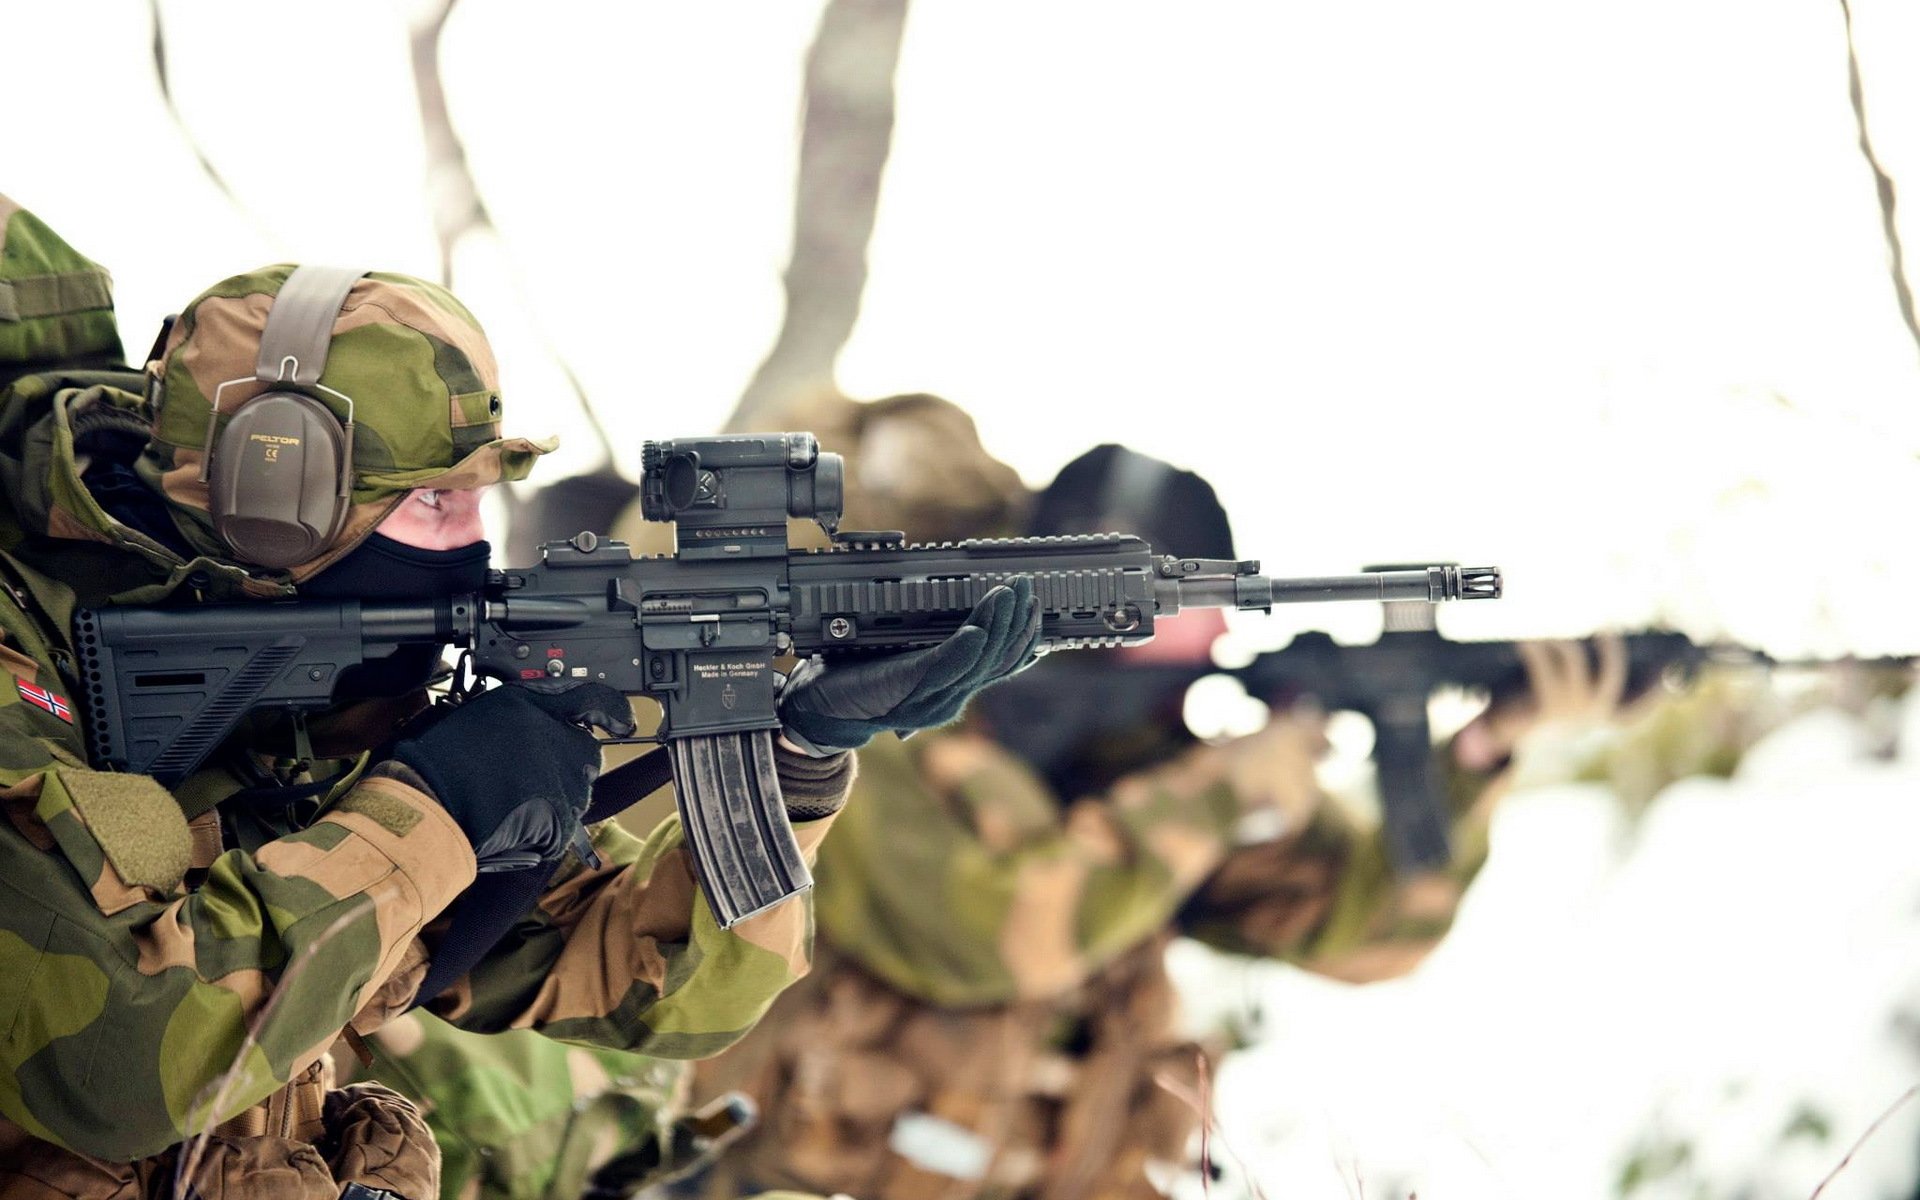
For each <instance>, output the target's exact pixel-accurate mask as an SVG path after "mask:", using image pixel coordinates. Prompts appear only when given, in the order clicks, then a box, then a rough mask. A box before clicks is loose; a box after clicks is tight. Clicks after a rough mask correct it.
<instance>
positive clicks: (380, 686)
mask: <svg viewBox="0 0 1920 1200" xmlns="http://www.w3.org/2000/svg"><path fill="white" fill-rule="evenodd" d="M492 552H493V548H492V547H491V546H489V545H488V544H487V543H486V542H475V543H474V544H473V545H471V546H461V547H459V548H457V549H453V550H423V549H421V548H420V547H418V546H408V545H405V544H403V543H401V542H396V541H394V540H393V539H392V538H390V537H387V536H385V535H384V534H379V533H373V534H369V535H367V540H366V541H364V542H362V543H360V544H359V545H358V546H356V547H354V548H353V549H352V550H350V551H348V552H347V554H346V555H345V556H344V557H342V558H341V559H340V561H339V562H336V563H334V564H333V565H332V566H330V567H328V568H327V569H326V570H324V571H321V572H320V573H319V574H318V575H315V576H314V577H313V578H311V579H309V580H307V581H306V582H305V583H303V584H301V585H300V595H301V596H302V597H303V598H305V599H310V600H427V599H435V598H438V597H441V596H459V595H465V594H467V593H471V592H477V591H479V590H480V589H481V587H482V586H483V585H485V583H486V581H487V558H488V556H489V555H490V554H492ZM439 665H440V646H438V645H437V644H434V643H429V642H422V643H419V644H415V645H407V646H402V647H400V649H398V650H397V651H395V652H394V653H392V654H389V655H387V656H386V657H385V658H374V659H368V660H367V661H366V662H363V663H359V664H357V665H355V666H352V667H348V668H347V669H346V670H344V671H342V672H341V673H340V683H339V685H338V686H337V687H335V688H334V691H333V698H334V700H335V702H339V703H343V702H347V701H352V700H365V699H369V698H371V697H377V696H403V695H405V694H407V693H408V692H411V691H413V690H414V689H416V688H420V687H424V686H425V685H426V683H427V681H428V680H429V679H430V678H432V676H433V672H434V669H435V668H436V667H438V666H439Z"/></svg>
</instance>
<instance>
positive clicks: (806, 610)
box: [75, 433, 1500, 927]
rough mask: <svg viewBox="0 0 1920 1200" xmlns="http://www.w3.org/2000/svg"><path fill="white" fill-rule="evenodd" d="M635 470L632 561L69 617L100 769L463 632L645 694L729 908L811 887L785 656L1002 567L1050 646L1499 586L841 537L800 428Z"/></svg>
mask: <svg viewBox="0 0 1920 1200" xmlns="http://www.w3.org/2000/svg"><path fill="white" fill-rule="evenodd" d="M642 465H643V475H642V479H641V484H640V494H641V507H642V512H643V513H644V515H645V516H646V518H647V519H648V520H653V521H672V522H674V523H675V545H676V553H674V554H672V555H659V556H646V557H642V558H638V559H636V558H634V557H633V556H632V554H631V553H630V552H629V549H628V547H627V546H626V544H625V543H622V542H617V541H609V540H607V539H604V538H602V537H599V536H598V535H596V534H593V533H581V534H579V535H577V536H575V537H574V538H572V539H570V540H567V541H554V542H548V543H547V544H546V545H545V546H544V547H543V549H542V554H541V561H540V562H539V563H537V564H535V565H533V566H530V567H517V568H511V569H508V570H504V571H493V572H490V573H489V576H488V581H487V584H486V587H485V589H484V590H483V591H482V592H480V593H477V594H473V595H462V596H454V597H450V598H446V597H443V598H438V599H423V600H420V601H417V602H398V603H395V602H362V601H357V600H333V601H307V600H293V601H285V602H276V603H254V604H227V605H196V606H191V607H182V608H164V609H163V608H102V609H96V610H88V611H82V612H80V613H78V614H77V615H76V617H75V644H76V647H77V649H78V652H79V658H80V670H81V675H82V678H83V679H84V680H85V686H86V693H85V694H86V703H85V705H84V708H85V718H86V720H85V727H86V732H87V737H88V741H89V746H90V751H91V753H92V756H93V759H94V761H95V764H96V765H97V766H100V767H102V768H110V769H114V770H121V771H133V772H139V773H141V774H145V775H151V776H153V777H154V778H156V779H158V780H159V781H160V782H161V783H163V784H167V785H172V784H174V783H177V782H179V781H180V780H181V779H184V778H185V777H186V776H187V774H188V773H189V772H191V771H192V770H193V769H194V768H195V767H196V766H197V765H198V764H199V763H200V762H201V761H202V760H203V759H204V758H205V757H206V756H207V755H208V754H209V753H210V752H211V751H212V750H213V749H214V748H215V747H216V746H218V745H219V744H220V743H221V742H222V741H223V740H224V739H225V738H226V737H227V736H228V734H229V733H231V732H232V730H233V729H234V727H235V726H236V725H237V724H238V723H239V721H240V720H241V718H243V717H245V716H246V715H247V714H249V713H254V712H260V711H263V710H266V711H273V710H280V711H286V710H291V711H292V712H293V713H295V714H304V713H306V712H311V711H314V710H318V709H321V708H324V707H326V706H327V705H328V704H330V703H331V702H332V696H333V691H334V686H335V684H336V683H337V682H338V681H339V679H340V676H341V674H342V673H343V672H345V671H347V670H348V669H349V668H352V667H354V666H356V665H357V664H359V663H362V662H365V661H368V660H371V659H376V658H381V657H384V656H386V655H389V654H392V653H394V652H395V651H396V650H397V649H398V648H399V647H400V646H402V645H405V644H410V643H437V644H440V645H452V646H457V647H460V648H462V649H463V650H464V652H465V653H464V655H463V658H464V660H465V661H467V662H469V663H470V665H471V670H472V671H473V672H474V673H475V674H476V675H478V676H484V677H490V678H492V679H496V680H503V681H505V682H507V683H509V684H513V685H516V686H523V687H532V688H536V689H541V690H549V691H558V690H562V689H565V688H568V687H573V686H577V685H578V684H581V683H584V682H587V681H596V682H600V683H605V684H608V685H610V686H611V687H613V688H615V689H617V690H619V691H621V692H624V693H626V694H628V695H637V696H645V697H648V698H650V699H652V700H654V701H656V702H657V703H658V704H659V705H660V707H661V709H662V714H661V716H662V719H661V722H660V725H659V729H658V733H657V734H656V735H655V736H654V737H652V738H639V739H627V740H634V741H662V742H664V743H665V745H666V749H667V752H668V754H669V756H670V764H671V767H672V776H673V778H674V780H675V782H676V784H677V788H676V791H677V793H678V796H677V801H678V805H679V809H680V815H681V819H682V821H683V823H684V825H685V828H686V835H687V843H688V847H689V850H690V852H691V854H692V856H693V860H694V864H695V869H696V871H697V872H698V874H699V878H700V881H701V883H702V885H703V888H704V890H705V892H706V896H707V901H708V904H709V905H710V907H711V908H712V911H713V914H714V916H715V918H716V919H717V920H718V922H719V923H720V924H721V925H722V926H723V927H724V926H727V925H731V924H733V923H734V922H736V921H738V920H740V919H742V918H743V917H746V916H748V915H751V914H752V913H755V912H758V911H760V910H761V909H763V908H767V907H769V906H771V905H773V904H776V903H778V902H780V901H781V900H783V899H785V898H786V897H788V896H790V895H793V894H794V893H796V892H798V891H800V890H802V889H804V888H806V887H808V886H810V885H811V883H812V879H811V876H810V875H809V873H808V871H807V866H806V863H805V862H804V861H803V859H802V857H801V854H800V851H799V848H798V846H797V845H796V844H795V842H794V838H793V832H792V830H791V829H790V828H789V827H788V824H787V820H786V813H785V808H784V806H783V805H782V803H781V799H780V787H779V783H778V781H777V779H776V777H775V774H774V758H773V735H774V733H775V731H777V730H778V728H779V725H780V722H779V718H778V716H777V715H776V711H775V700H776V695H777V688H778V683H777V681H778V676H777V675H776V672H775V670H774V660H775V659H776V658H777V657H779V656H782V655H788V654H792V655H798V656H801V657H805V656H809V655H815V654H819V655H825V656H827V657H828V658H829V659H831V658H832V657H834V656H837V655H850V654H865V653H873V652H876V651H886V650H894V649H901V648H907V647H915V646H925V645H931V644H934V643H937V642H939V641H940V640H942V639H944V638H945V637H947V636H948V635H949V634H951V633H953V632H954V630H956V629H958V628H959V626H960V624H961V623H962V621H963V620H964V619H965V617H966V615H967V613H968V612H969V611H970V610H971V609H972V608H973V606H974V604H975V603H976V602H977V601H978V600H979V599H980V598H981V597H982V596H983V595H984V594H985V593H986V591H987V590H988V589H989V588H991V587H993V586H995V585H996V584H1000V583H1004V582H1006V581H1007V580H1009V579H1011V578H1012V577H1014V576H1017V575H1026V576H1030V577H1032V579H1033V584H1034V594H1035V595H1036V596H1037V597H1038V598H1039V602H1040V607H1041V612H1042V619H1041V640H1042V646H1043V648H1044V649H1048V650H1054V649H1065V648H1077V647H1097V646H1120V645H1125V644H1128V643H1132V642H1141V641H1145V640H1147V639H1148V638H1150V637H1152V636H1153V629H1154V622H1155V620H1156V619H1157V618H1159V617H1163V616H1167V615H1170V614H1172V613H1176V612H1179V611H1180V610H1181V609H1182V608H1186V607H1195V606H1210V607H1227V608H1236V609H1259V610H1263V611H1264V610H1267V609H1270V608H1271V606H1273V605H1275V604H1284V603H1289V602H1294V601H1307V600H1363V599H1365V600H1392V599H1413V600H1419V601H1421V602H1423V603H1424V602H1437V601H1441V600H1456V599H1469V600H1471V599H1491V598H1494V597H1497V596H1498V595H1499V594H1500V573H1499V571H1498V569H1497V568H1492V567H1486V568H1465V569H1463V568H1460V567H1455V566H1429V567H1420V568H1413V569H1408V570H1400V571H1389V572H1380V573H1374V574H1367V575H1342V576H1332V577H1327V578H1311V579H1273V578H1269V577H1267V576H1264V575H1261V574H1259V573H1258V572H1259V570H1260V564H1259V563H1258V562H1253V561H1240V562H1235V561H1225V560H1221V561H1216V560H1210V559H1194V558H1181V557H1179V556H1178V555H1168V554H1159V553H1156V552H1155V551H1154V550H1153V548H1151V547H1149V546H1148V545H1147V544H1146V543H1145V542H1143V541H1141V540H1140V539H1139V538H1137V537H1132V536H1129V535H1126V534H1123V533H1114V534H1101V535H1090V536H1074V537H1051V538H1021V539H1007V540H980V541H964V542H957V543H950V544H942V545H909V544H907V541H906V538H905V535H903V534H901V533H898V532H884V533H860V532H844V531H840V530H839V521H840V514H841V506H842V491H843V488H842V481H843V465H842V462H841V459H840V456H839V455H837V454H831V453H823V452H821V450H820V449H819V445H818V443H817V442H816V440H815V439H814V437H813V435H811V434H806V433H786V434H748V435H734V436H728V437H714V438H701V439H690V440H679V441H665V442H648V443H646V445H645V447H644V453H643V459H642ZM789 516H794V517H811V518H812V519H814V520H815V521H817V522H818V523H819V524H820V526H821V528H822V529H824V530H825V531H826V532H827V533H828V535H829V536H830V537H832V538H833V545H832V546H831V547H830V548H829V549H825V550H799V549H794V548H793V547H790V546H789V545H788V543H787V518H788V517H789ZM653 757H654V756H652V755H649V756H646V759H651V758H653ZM646 759H643V760H641V761H646ZM602 782H605V777H603V780H602ZM589 815H590V816H597V815H598V814H597V813H596V811H595V810H593V809H590V810H589Z"/></svg>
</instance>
